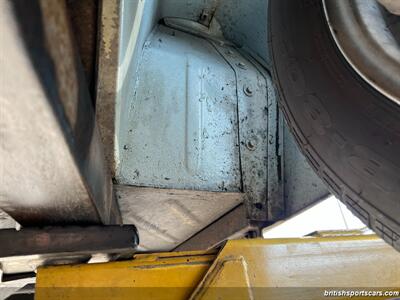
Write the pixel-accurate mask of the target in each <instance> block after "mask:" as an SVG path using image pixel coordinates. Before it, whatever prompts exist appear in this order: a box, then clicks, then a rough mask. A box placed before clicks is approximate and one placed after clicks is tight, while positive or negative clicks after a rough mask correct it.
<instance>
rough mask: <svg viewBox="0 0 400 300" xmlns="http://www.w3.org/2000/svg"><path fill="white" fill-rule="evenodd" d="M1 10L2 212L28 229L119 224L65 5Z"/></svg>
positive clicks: (15, 4) (20, 4)
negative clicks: (32, 226) (112, 214)
mask: <svg viewBox="0 0 400 300" xmlns="http://www.w3.org/2000/svg"><path fill="white" fill-rule="evenodd" d="M0 5H1V9H0V11H1V12H0V13H1V17H0V22H1V24H0V27H1V31H2V34H1V35H0V36H1V37H0V38H1V44H2V47H1V50H0V51H1V54H0V57H1V60H0V64H1V70H2V72H4V74H7V76H2V77H1V83H0V87H1V89H0V95H1V96H0V101H1V103H0V107H1V110H0V113H1V117H0V120H1V132H2V138H1V146H0V151H1V156H0V157H1V159H0V169H1V174H0V178H1V181H2V182H1V185H0V191H1V197H0V207H1V208H2V209H3V210H4V211H6V212H7V213H9V214H10V215H11V216H12V217H14V218H15V219H16V220H17V221H18V222H19V223H21V224H22V225H28V224H38V223H40V224H54V223H58V224H60V223H80V224H82V223H110V222H115V221H116V220H110V209H111V205H112V201H113V200H112V199H113V198H112V185H111V179H110V177H109V174H108V170H107V167H106V165H105V162H104V158H103V150H102V145H101V143H100V139H99V135H98V131H97V127H96V124H95V117H94V112H93V107H92V105H91V100H90V96H89V92H88V89H87V86H86V83H85V79H84V75H83V72H82V69H81V67H80V63H79V59H78V57H77V55H76V52H75V46H74V44H73V42H72V38H71V31H70V28H69V23H68V18H67V15H66V7H65V2H63V1H51V0H40V1H28V2H26V1H18V0H17V1H1V4H0Z"/></svg>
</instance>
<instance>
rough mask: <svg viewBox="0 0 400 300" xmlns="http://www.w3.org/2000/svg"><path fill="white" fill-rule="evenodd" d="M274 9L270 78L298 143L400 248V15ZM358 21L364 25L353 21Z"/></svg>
mask: <svg viewBox="0 0 400 300" xmlns="http://www.w3.org/2000/svg"><path fill="white" fill-rule="evenodd" d="M340 3H342V4H343V5H345V6H346V5H347V7H340V6H341V5H340ZM269 5H270V7H269V11H270V17H269V22H270V24H269V34H270V52H271V57H272V66H273V77H274V82H275V85H276V88H277V90H278V92H279V97H280V100H279V101H280V106H281V109H282V111H283V114H284V115H285V119H286V122H287V123H288V125H289V128H290V129H291V131H292V133H293V135H294V136H295V138H296V141H297V143H298V145H299V147H300V148H301V150H302V152H303V154H304V155H305V156H306V157H307V159H308V161H309V163H310V164H311V166H312V167H313V168H314V170H315V171H316V172H317V174H318V175H319V176H320V177H321V178H322V180H323V181H324V182H325V183H326V185H327V187H328V188H329V189H330V191H331V192H332V193H333V194H335V195H336V196H337V197H338V198H339V199H341V200H342V201H343V202H344V203H345V204H346V205H347V206H348V207H349V209H350V210H351V211H352V212H353V213H354V214H355V215H357V216H358V217H359V218H360V219H361V220H362V221H363V222H364V223H365V224H366V225H367V226H368V227H370V228H371V229H372V230H374V231H375V232H376V233H377V234H378V235H379V236H381V237H382V238H383V239H384V240H385V241H386V242H388V243H389V244H391V245H392V246H393V247H394V248H396V249H397V250H399V251H400V239H399V236H400V101H399V99H400V92H399V89H400V71H399V72H397V70H400V69H399V68H400V55H398V53H400V52H396V51H399V44H398V42H399V40H400V39H398V38H399V36H395V34H394V33H393V36H392V35H390V34H392V32H391V31H390V30H391V29H396V30H397V29H398V28H399V27H398V26H399V24H400V22H399V18H400V17H398V16H394V15H392V16H389V14H388V13H386V12H384V8H383V7H380V6H379V4H378V3H377V2H375V1H370V0H367V1H365V0H362V1H360V0H343V1H336V0H333V1H331V0H325V1H318V0H296V1H293V0H271V1H270V4H269ZM372 13H375V14H380V16H381V17H382V20H381V21H382V22H386V21H387V18H386V17H388V16H389V17H390V20H391V23H390V26H389V25H388V24H387V23H385V24H386V25H385V26H384V27H382V23H380V25H377V24H375V23H376V22H375V21H374V20H377V19H376V18H375V19H372V20H371V19H368V18H371V14H372ZM352 14H353V15H352ZM363 14H364V15H363ZM355 15H357V16H358V20H359V19H360V18H361V19H362V17H363V16H365V18H366V19H365V20H364V19H362V21H366V22H359V24H358V25H357V24H355V23H351V22H350V21H349V20H351V17H352V16H353V17H354V16H355ZM360 16H361V17H360ZM356 19H357V18H354V20H356ZM371 23H372V25H371ZM360 24H361V25H360ZM356 26H364V27H363V28H356ZM371 26H375V27H374V28H372V27H371ZM379 26H381V27H379ZM356 29H358V31H357V30H356ZM381 29H383V30H384V34H381V31H379V30H381ZM366 30H367V31H372V32H373V34H375V35H376V36H372V38H371V36H370V35H369V36H368V37H366V36H363V35H362V32H365V31H366ZM360 32H361V33H360ZM393 32H394V31H393ZM369 33H370V32H369ZM353 35H354V36H353ZM390 37H392V38H391V39H390ZM382 38H385V39H386V40H385V42H387V41H389V40H390V44H384V46H383V47H382V44H380V40H379V39H382ZM388 43H389V42H388ZM377 49H378V50H379V51H378V50H377ZM397 55H398V56H397ZM377 64H380V65H378V66H376V65H377ZM385 76H389V78H388V77H385ZM389 81H390V82H389Z"/></svg>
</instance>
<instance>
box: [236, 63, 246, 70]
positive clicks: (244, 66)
mask: <svg viewBox="0 0 400 300" xmlns="http://www.w3.org/2000/svg"><path fill="white" fill-rule="evenodd" d="M237 66H238V67H239V68H241V69H243V70H246V64H245V63H242V62H238V64H237Z"/></svg>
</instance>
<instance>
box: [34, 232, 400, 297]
mask: <svg viewBox="0 0 400 300" xmlns="http://www.w3.org/2000/svg"><path fill="white" fill-rule="evenodd" d="M299 287H302V288H299ZM399 287H400V256H399V253H398V252H396V251H395V250H394V249H392V248H391V247H390V246H388V245H387V244H385V243H384V242H383V241H382V240H380V239H378V238H377V237H376V236H375V235H369V236H341V237H306V238H293V239H252V240H231V241H228V242H227V243H226V245H225V246H224V247H223V248H222V249H221V250H220V251H219V252H218V251H217V250H212V251H191V252H168V253H155V254H138V255H135V256H134V258H133V259H132V260H130V261H122V262H111V263H102V264H85V265H71V266H56V267H42V268H40V269H39V270H38V273H37V282H36V296H35V299H36V300H54V299H64V300H77V299H96V300H103V299H104V300H106V299H107V300H125V299H135V300H136V299H140V300H141V299H171V300H172V299H174V300H176V299H192V300H197V299H202V300H203V299H207V300H208V299H307V300H308V299H320V298H323V297H324V293H327V292H329V291H331V292H333V291H336V292H337V291H339V292H340V291H342V290H343V289H346V291H353V292H354V291H364V290H369V291H383V290H390V291H396V289H397V290H400V288H399ZM391 295H392V296H396V295H395V294H391ZM399 296H400V295H397V297H399ZM347 298H350V296H349V295H347V296H344V297H335V298H334V299H347ZM389 298H393V299H394V298H396V297H380V298H379V299H389ZM326 299H329V297H327V298H326ZM352 299H364V297H352ZM366 299H373V297H366Z"/></svg>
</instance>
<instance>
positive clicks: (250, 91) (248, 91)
mask: <svg viewBox="0 0 400 300" xmlns="http://www.w3.org/2000/svg"><path fill="white" fill-rule="evenodd" d="M243 92H244V93H245V94H246V96H248V97H251V96H253V93H254V92H253V87H252V86H251V85H250V84H245V85H244V86H243Z"/></svg>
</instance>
